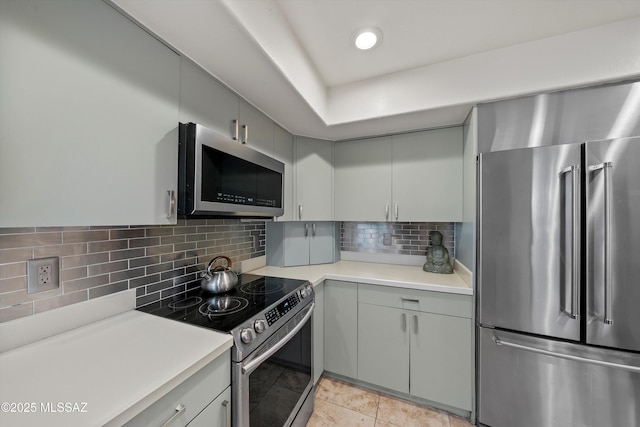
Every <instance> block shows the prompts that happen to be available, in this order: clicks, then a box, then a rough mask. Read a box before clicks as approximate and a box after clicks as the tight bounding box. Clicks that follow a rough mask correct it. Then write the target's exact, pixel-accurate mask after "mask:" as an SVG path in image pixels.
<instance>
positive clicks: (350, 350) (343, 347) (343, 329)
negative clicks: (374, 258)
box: [324, 280, 358, 378]
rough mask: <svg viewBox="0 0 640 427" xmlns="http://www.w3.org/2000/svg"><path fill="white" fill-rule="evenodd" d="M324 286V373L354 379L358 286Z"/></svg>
mask: <svg viewBox="0 0 640 427" xmlns="http://www.w3.org/2000/svg"><path fill="white" fill-rule="evenodd" d="M324 286H325V287H324V304H325V306H324V309H325V313H324V314H325V316H324V369H325V371H328V372H331V373H334V374H338V375H342V376H345V377H350V378H357V376H358V345H357V344H358V315H357V313H358V285H357V283H353V282H341V281H336V280H325V282H324Z"/></svg>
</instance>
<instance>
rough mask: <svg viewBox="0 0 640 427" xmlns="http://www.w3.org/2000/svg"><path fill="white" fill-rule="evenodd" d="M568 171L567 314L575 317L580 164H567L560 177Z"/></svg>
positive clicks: (577, 305) (578, 313)
mask: <svg viewBox="0 0 640 427" xmlns="http://www.w3.org/2000/svg"><path fill="white" fill-rule="evenodd" d="M569 172H571V311H570V312H569V316H570V317H571V318H572V319H577V318H578V316H579V315H580V312H579V304H578V286H579V285H580V284H579V281H580V277H579V274H580V273H579V271H580V270H579V268H580V267H579V265H580V259H579V257H578V248H579V247H580V242H579V241H578V238H579V235H580V230H579V229H578V227H579V223H580V219H579V215H580V213H579V210H580V207H579V204H578V203H579V200H578V191H579V189H578V187H579V185H580V181H579V178H580V175H579V174H580V166H577V165H571V166H567V167H566V168H564V169H562V170H561V171H560V177H561V178H562V176H563V175H564V174H566V173H569Z"/></svg>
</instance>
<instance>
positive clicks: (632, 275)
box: [585, 137, 640, 351]
mask: <svg viewBox="0 0 640 427" xmlns="http://www.w3.org/2000/svg"><path fill="white" fill-rule="evenodd" d="M585 158H586V167H587V176H586V199H587V202H586V203H587V211H586V213H587V227H586V228H587V230H586V235H587V239H586V240H587V243H586V248H587V260H586V275H587V286H586V288H587V312H588V318H587V335H586V336H587V342H588V343H589V344H595V345H601V346H606V347H615V348H621V349H626V350H633V351H640V333H638V325H640V310H639V309H638V304H639V303H640V262H638V254H640V168H639V167H638V165H639V164H640V137H635V138H621V139H615V140H607V141H590V142H587V143H586V144H585Z"/></svg>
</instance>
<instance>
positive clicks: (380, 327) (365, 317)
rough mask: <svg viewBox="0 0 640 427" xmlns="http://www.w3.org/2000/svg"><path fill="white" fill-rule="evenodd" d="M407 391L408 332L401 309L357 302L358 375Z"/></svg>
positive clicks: (368, 380)
mask: <svg viewBox="0 0 640 427" xmlns="http://www.w3.org/2000/svg"><path fill="white" fill-rule="evenodd" d="M357 378H358V379H359V380H360V381H365V382H368V383H371V384H375V385H378V386H381V387H385V388H388V389H391V390H395V391H399V392H401V393H407V394H409V334H408V333H407V314H406V313H405V311H404V310H401V309H397V308H391V307H382V306H378V305H371V304H362V303H359V304H358V377H357Z"/></svg>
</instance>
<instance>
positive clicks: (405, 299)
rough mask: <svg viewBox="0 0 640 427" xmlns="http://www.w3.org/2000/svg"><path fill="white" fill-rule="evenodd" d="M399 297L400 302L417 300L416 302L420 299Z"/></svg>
mask: <svg viewBox="0 0 640 427" xmlns="http://www.w3.org/2000/svg"><path fill="white" fill-rule="evenodd" d="M400 299H401V300H402V302H417V303H418V304H419V303H420V300H419V299H418V298H405V297H400Z"/></svg>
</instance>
